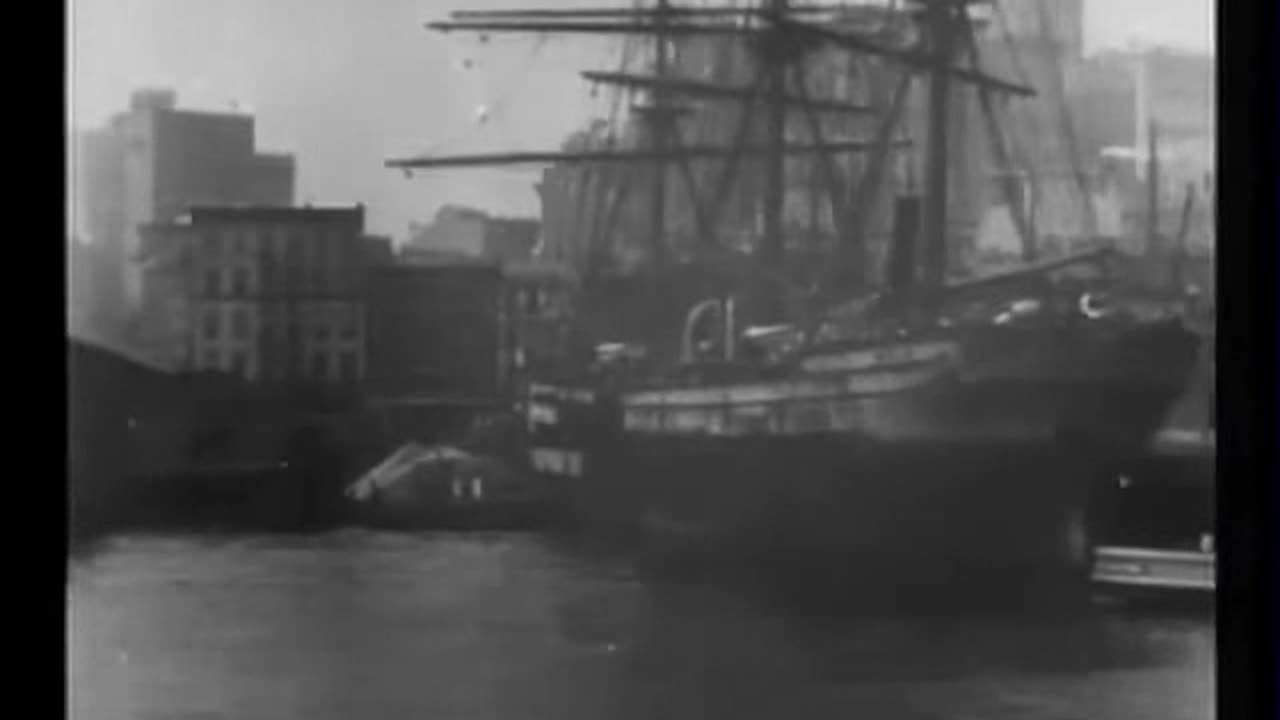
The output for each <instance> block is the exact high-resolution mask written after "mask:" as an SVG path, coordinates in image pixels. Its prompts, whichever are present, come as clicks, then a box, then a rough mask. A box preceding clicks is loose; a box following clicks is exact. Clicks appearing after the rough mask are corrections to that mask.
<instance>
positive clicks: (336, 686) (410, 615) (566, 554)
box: [69, 531, 1214, 720]
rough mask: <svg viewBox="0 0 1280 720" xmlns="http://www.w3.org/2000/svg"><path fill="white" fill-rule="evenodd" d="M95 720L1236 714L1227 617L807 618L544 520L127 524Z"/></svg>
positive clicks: (86, 688)
mask: <svg viewBox="0 0 1280 720" xmlns="http://www.w3.org/2000/svg"><path fill="white" fill-rule="evenodd" d="M70 574H71V578H70V583H69V594H70V598H69V599H70V632H69V657H70V700H71V707H72V713H73V714H72V717H73V718H77V719H78V718H101V719H102V720H112V719H113V718H144V719H150V718H156V719H158V718H208V719H212V718H246V719H248V718H264V719H265V718H273V719H277V718H307V719H308V720H319V719H322V718H441V719H453V718H458V719H462V718H486V719H487V718H495V719H496V718H512V719H513V720H514V719H516V718H519V719H525V718H547V719H548V720H550V719H553V718H554V719H555V720H588V719H591V720H598V719H601V718H661V719H663V720H679V719H681V718H735V719H741V718H747V719H750V718H776V719H778V720H784V719H786V720H789V719H791V718H797V719H798V718H806V719H808V718H874V719H876V720H881V719H893V718H908V719H912V720H914V719H924V718H954V719H957V720H959V719H965V720H967V719H970V718H973V719H977V718H982V719H987V720H991V719H1000V718H1045V719H1053V720H1067V719H1079V720H1108V719H1109V718H1116V719H1121V718H1123V719H1125V720H1131V719H1134V718H1153V719H1156V718H1158V719H1160V720H1178V719H1179V718H1195V719H1199V718H1209V717H1212V716H1213V652H1214V650H1213V648H1214V629H1213V626H1212V621H1211V620H1209V619H1207V618H1193V617H1178V618H1170V617H1167V616H1166V617H1162V618H1154V617H1150V616H1148V617H1141V616H1137V615H1133V614H1118V613H1116V612H1114V611H1109V612H1108V611H1098V612H1089V613H1084V614H1074V615H1072V616H1070V617H1067V616H1062V615H1057V616H1054V617H1045V616H1039V615H1036V614H1034V613H1027V614H1026V615H1024V616H1022V617H1018V618H1016V619H1008V618H1006V619H1003V620H996V619H975V618H973V617H969V618H948V617H941V616H937V615H934V616H928V617H921V616H914V617H893V616H886V615H883V614H880V615H878V616H876V617H858V616H857V615H848V616H843V617H826V618H823V619H820V620H819V619H813V618H805V617H804V616H802V615H801V614H798V613H787V612H785V611H782V610H779V609H777V608H776V607H774V609H768V608H767V607H766V606H764V605H762V604H758V603H756V602H754V601H753V600H751V599H750V598H749V597H748V596H746V595H744V594H742V593H733V592H729V591H728V590H726V589H716V588H714V587H709V586H695V585H691V584H688V583H685V584H677V583H673V582H659V581H656V580H652V579H641V577H640V576H638V575H637V574H635V573H633V572H629V571H628V570H627V569H626V565H625V564H624V563H622V562H620V561H617V560H609V559H605V558H600V557H595V558H589V557H585V556H582V555H580V554H578V553H573V552H570V551H567V550H565V549H563V548H556V547H553V546H552V545H549V544H547V543H544V542H542V541H540V540H538V539H536V538H533V537H530V536H519V535H493V536H486V537H480V536H474V535H472V536H447V535H417V536H415V535H393V534H376V533H366V532H354V531H346V532H342V533H336V534H333V535H328V536H323V537H315V538H297V539H280V538H259V539H235V540H228V539H223V540H216V539H207V538H205V539H198V538H186V539H174V538H170V539H156V538H145V539H144V538H136V539H125V540H118V541H115V542H113V543H111V544H109V545H108V546H106V547H104V548H102V549H101V550H100V551H99V552H98V553H96V554H95V555H93V556H92V557H90V558H88V559H83V560H77V561H75V562H73V564H72V566H71V572H70Z"/></svg>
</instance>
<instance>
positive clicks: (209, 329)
mask: <svg viewBox="0 0 1280 720" xmlns="http://www.w3.org/2000/svg"><path fill="white" fill-rule="evenodd" d="M337 310H338V312H336V313H334V314H333V315H331V316H329V317H319V318H317V317H311V318H296V317H294V318H291V317H287V316H286V317H283V318H281V317H273V314H271V313H266V314H263V315H262V316H261V317H260V318H259V320H260V325H261V330H262V331H263V332H264V333H268V334H277V335H286V336H287V335H290V334H294V333H301V332H305V333H307V334H308V335H310V336H311V337H312V338H314V339H316V340H321V341H323V340H328V339H331V338H335V339H342V340H355V339H357V338H359V337H360V330H361V325H362V323H361V320H360V313H359V311H358V310H357V309H355V308H338V309H337ZM254 320H255V313H254V312H253V311H252V310H251V309H250V308H247V307H232V308H225V309H224V308H220V307H212V308H205V311H204V313H203V314H202V320H201V331H200V334H201V335H202V336H204V337H205V338H208V339H217V338H220V337H223V336H224V334H225V335H229V336H230V337H232V338H234V339H237V340H247V339H248V338H249V337H250V336H251V335H253V333H254V324H255V323H254Z"/></svg>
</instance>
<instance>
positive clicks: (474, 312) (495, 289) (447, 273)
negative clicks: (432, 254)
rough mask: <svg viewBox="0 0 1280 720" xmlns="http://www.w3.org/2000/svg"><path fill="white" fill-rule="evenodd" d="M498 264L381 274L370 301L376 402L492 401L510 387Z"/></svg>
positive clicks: (418, 266)
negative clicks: (426, 398) (410, 398)
mask: <svg viewBox="0 0 1280 720" xmlns="http://www.w3.org/2000/svg"><path fill="white" fill-rule="evenodd" d="M501 298H502V273H501V271H500V269H499V268H498V267H497V265H496V264H493V263H486V262H452V263H447V264H444V263H435V264H424V263H415V262H401V263H397V264H394V265H387V266H383V267H379V268H375V269H373V270H372V272H371V281H370V283H369V287H368V296H367V302H368V304H367V322H368V330H367V350H368V382H367V386H368V387H369V389H370V390H371V391H372V393H373V394H375V395H380V396H405V395H433V396H448V397H466V398H493V397H495V396H496V395H497V394H498V393H499V391H500V388H501V387H502V385H503V380H504V378H503V372H504V368H503V365H502V363H501V357H502V351H501V345H502V342H501V337H502V331H501V304H500V303H501Z"/></svg>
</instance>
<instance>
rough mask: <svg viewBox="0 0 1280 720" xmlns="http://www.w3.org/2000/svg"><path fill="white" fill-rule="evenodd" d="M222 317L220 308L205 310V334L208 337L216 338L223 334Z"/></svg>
mask: <svg viewBox="0 0 1280 720" xmlns="http://www.w3.org/2000/svg"><path fill="white" fill-rule="evenodd" d="M221 325H222V318H221V316H220V313H219V308H216V307H212V308H208V309H207V310H205V312H204V336H205V337H206V338H216V337H218V336H219V335H221V334H222V328H221Z"/></svg>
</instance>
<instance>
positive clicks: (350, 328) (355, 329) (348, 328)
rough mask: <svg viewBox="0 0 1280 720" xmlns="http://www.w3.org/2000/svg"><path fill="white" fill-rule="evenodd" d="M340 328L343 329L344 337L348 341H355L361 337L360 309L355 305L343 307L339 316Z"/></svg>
mask: <svg viewBox="0 0 1280 720" xmlns="http://www.w3.org/2000/svg"><path fill="white" fill-rule="evenodd" d="M338 322H339V327H340V328H342V330H341V332H342V337H343V338H345V339H347V340H354V339H356V338H358V337H359V336H360V309H359V308H358V307H356V306H354V305H343V306H341V310H340V314H339V321H338Z"/></svg>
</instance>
